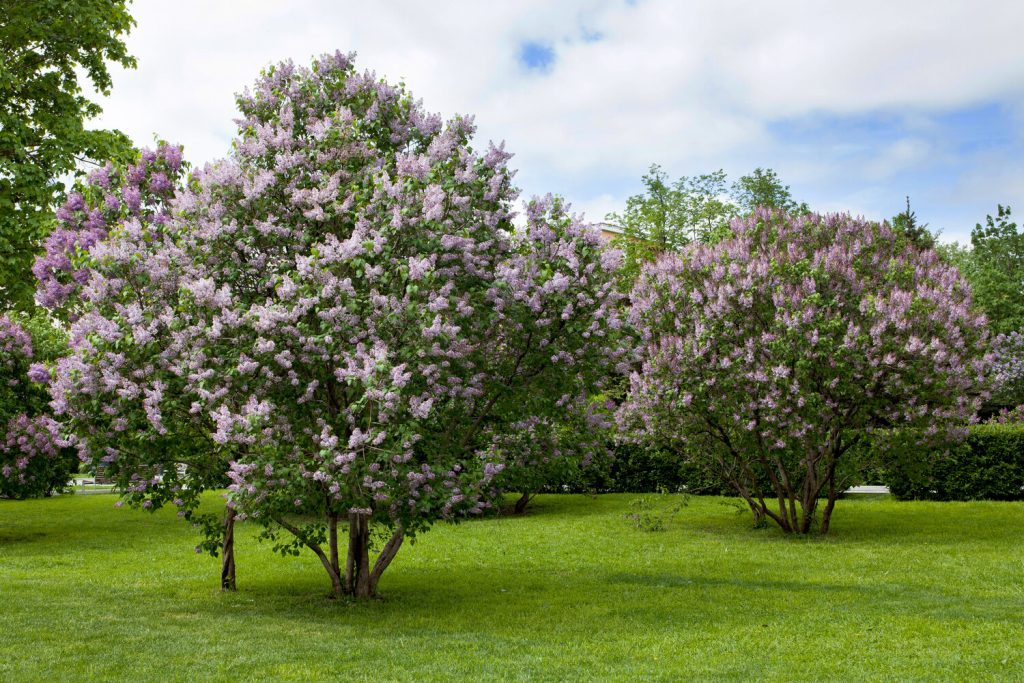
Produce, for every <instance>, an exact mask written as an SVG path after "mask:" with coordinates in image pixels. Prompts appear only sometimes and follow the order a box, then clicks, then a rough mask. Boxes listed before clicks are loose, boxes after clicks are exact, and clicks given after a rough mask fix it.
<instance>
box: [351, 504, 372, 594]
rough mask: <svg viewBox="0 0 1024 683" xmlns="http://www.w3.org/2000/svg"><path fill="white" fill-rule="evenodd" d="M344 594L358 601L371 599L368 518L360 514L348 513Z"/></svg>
mask: <svg viewBox="0 0 1024 683" xmlns="http://www.w3.org/2000/svg"><path fill="white" fill-rule="evenodd" d="M345 592H346V593H348V594H349V595H351V596H353V597H355V598H358V599H366V598H372V597H373V587H372V585H371V582H370V516H369V515H367V514H365V513H362V512H349V513H348V558H347V561H346V563H345Z"/></svg>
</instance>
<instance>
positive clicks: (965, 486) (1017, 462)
mask: <svg viewBox="0 0 1024 683" xmlns="http://www.w3.org/2000/svg"><path fill="white" fill-rule="evenodd" d="M886 479H887V481H886V484H887V485H888V486H889V489H890V491H891V492H892V494H893V495H894V496H896V497H897V498H900V499H902V500H1024V425H1020V424H986V425H977V426H974V427H971V430H970V434H969V435H968V437H967V439H966V440H965V441H964V442H963V443H962V444H960V445H958V446H955V447H953V448H951V449H950V452H949V455H940V454H936V455H935V457H930V458H916V459H914V464H909V463H907V462H896V463H892V464H890V465H889V467H888V472H887V474H886Z"/></svg>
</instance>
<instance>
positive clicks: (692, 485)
mask: <svg viewBox="0 0 1024 683" xmlns="http://www.w3.org/2000/svg"><path fill="white" fill-rule="evenodd" d="M545 491H546V492H547V493H562V492H573V493H582V492H600V493H658V492H662V491H668V492H670V493H676V492H686V493H690V494H696V495H714V496H731V495H733V494H734V492H733V490H732V489H731V488H730V487H729V485H728V484H726V483H725V482H723V481H721V480H720V479H719V478H718V477H716V476H715V475H713V474H711V473H709V472H705V471H704V470H702V469H701V468H700V467H699V466H697V465H695V464H692V463H688V462H685V460H684V459H682V458H680V457H679V456H678V455H673V454H671V453H668V452H666V451H663V450H658V449H648V448H645V447H643V446H639V445H636V444H630V443H622V444H615V445H612V446H610V448H609V454H608V456H607V457H606V458H603V459H600V460H595V461H594V462H593V463H592V464H591V466H590V467H588V468H587V469H585V470H581V471H579V472H578V474H577V476H574V477H571V478H567V479H565V480H563V481H561V482H559V483H558V484H557V485H554V486H550V487H548V488H546V489H545Z"/></svg>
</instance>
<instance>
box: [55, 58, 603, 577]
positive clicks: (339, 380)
mask: <svg viewBox="0 0 1024 683" xmlns="http://www.w3.org/2000/svg"><path fill="white" fill-rule="evenodd" d="M238 105H239V108H240V110H241V117H240V119H239V134H238V138H237V139H236V140H235V142H234V145H233V148H234V152H233V154H232V156H231V157H230V158H229V159H226V160H224V161H221V162H218V163H215V164H211V165H209V166H207V167H206V168H204V169H203V170H201V171H199V172H196V173H195V174H193V176H192V177H191V178H190V179H189V181H188V182H187V183H183V184H182V186H181V187H180V189H179V191H178V192H177V193H176V195H175V196H174V197H173V198H172V199H170V200H168V201H167V202H166V204H164V206H166V207H167V209H166V210H158V211H155V212H152V213H153V217H152V218H150V217H148V216H147V217H146V218H145V219H142V218H139V217H137V216H135V215H134V214H132V215H124V214H123V218H122V220H121V221H120V222H119V223H118V226H117V228H116V229H111V228H110V227H109V225H110V224H109V222H108V223H107V227H106V228H104V229H105V230H107V231H108V232H107V235H106V237H104V238H101V239H100V240H99V241H96V242H94V243H92V244H90V245H88V246H87V247H85V248H84V249H83V248H78V249H77V250H75V256H73V257H71V258H70V259H69V260H70V264H65V263H59V264H54V265H53V266H51V267H49V270H50V271H53V272H54V273H55V275H54V278H55V281H56V283H57V286H54V287H53V290H54V292H55V295H56V296H57V298H58V300H59V297H60V296H61V295H62V293H63V288H71V289H73V288H75V287H81V291H82V294H81V295H80V297H79V298H78V303H77V305H76V306H77V307H75V308H74V310H69V312H68V313H69V318H73V319H74V320H75V322H74V324H73V327H72V347H73V350H74V353H73V355H72V356H71V357H70V358H69V359H67V360H66V361H63V362H62V364H61V365H60V366H58V368H57V381H56V385H57V388H56V389H55V391H54V397H55V404H57V405H58V406H59V407H60V409H61V410H62V412H63V413H64V414H65V415H67V416H68V417H69V419H70V420H71V421H72V422H73V423H74V424H77V425H79V426H80V427H81V428H82V429H81V431H84V432H86V434H84V436H83V438H85V439H87V441H88V448H89V450H90V452H91V453H93V454H94V455H100V456H101V457H105V458H107V459H108V460H109V461H110V463H111V465H112V466H116V463H118V462H119V461H123V460H125V459H129V460H130V459H131V458H132V457H133V455H132V450H133V449H132V448H131V444H132V443H134V448H135V449H137V450H140V451H147V450H149V449H151V448H153V447H154V444H157V445H159V444H162V443H165V442H166V443H168V448H171V447H172V446H173V444H174V443H175V442H177V441H178V440H180V439H182V438H195V439H196V443H199V442H201V441H203V440H205V441H206V442H207V444H208V448H209V449H211V450H213V451H215V452H218V453H221V454H225V455H226V456H228V457H230V459H231V460H230V470H229V477H230V480H231V485H230V487H229V491H230V493H229V503H228V504H229V506H230V507H231V509H232V510H234V511H235V513H236V514H237V516H238V518H240V519H249V520H252V521H253V522H256V523H258V524H260V525H262V526H263V527H264V531H265V534H266V535H267V536H269V537H271V538H273V539H276V547H277V548H278V549H280V550H282V551H284V552H297V551H298V549H299V548H301V547H305V548H307V549H309V550H310V551H312V552H313V553H315V554H316V555H317V557H318V558H319V559H320V560H321V562H322V564H323V566H324V569H325V570H326V572H327V574H328V575H329V577H330V580H331V586H332V594H333V595H336V596H337V595H341V594H350V595H354V596H358V597H369V596H371V595H373V594H374V593H375V592H376V585H377V582H378V580H379V578H380V576H381V574H382V572H383V571H384V569H386V567H387V566H388V565H389V563H390V562H391V560H392V559H393V558H394V556H395V554H396V553H397V552H398V550H399V548H400V546H401V545H402V543H403V540H404V539H405V538H406V537H407V536H412V535H415V534H417V533H420V532H422V531H424V530H426V529H427V528H429V526H430V525H431V524H432V523H433V522H434V521H436V520H439V519H457V518H458V517H459V516H462V515H466V514H474V513H479V512H480V511H482V510H483V509H485V508H486V507H488V506H489V505H491V504H492V501H493V500H494V498H495V496H496V495H498V488H497V486H498V482H497V481H496V476H497V475H499V473H501V472H502V471H503V470H505V469H509V470H511V469H513V468H516V467H521V466H523V463H521V462H517V461H515V460H514V458H512V457H510V456H509V454H508V453H506V452H505V451H504V450H503V449H502V448H500V447H498V445H500V444H502V443H504V440H505V438H506V436H507V435H508V434H509V432H510V431H514V430H515V429H517V428H520V427H521V426H522V425H524V424H528V423H531V422H532V421H558V420H560V419H562V416H563V415H568V414H569V412H570V411H569V409H570V408H571V407H573V406H575V405H576V402H578V401H579V400H580V397H586V396H589V395H592V394H594V393H595V392H597V391H599V390H600V388H601V382H602V381H603V378H604V377H606V376H607V375H608V374H609V373H610V370H611V368H612V367H613V366H614V365H615V363H617V362H619V361H620V360H621V359H620V354H621V352H620V351H618V350H617V342H616V340H617V338H618V334H617V333H618V328H619V327H620V321H619V319H618V317H617V313H616V310H617V305H616V304H617V296H616V295H615V292H614V288H613V281H614V272H615V268H616V266H617V255H616V254H615V253H612V252H604V251H603V250H602V249H601V245H600V242H599V239H598V237H597V235H596V233H595V232H594V231H592V230H590V229H589V228H587V227H585V226H583V225H581V224H580V223H579V221H577V220H575V219H573V218H571V217H570V216H568V214H567V212H566V209H565V207H564V206H562V204H561V202H559V201H558V200H555V199H552V198H544V199H539V200H535V201H534V202H532V203H531V204H530V205H529V207H528V210H527V216H526V224H525V226H524V227H523V228H522V229H520V230H516V229H515V227H514V225H513V223H512V219H513V216H514V214H513V210H512V203H513V201H514V199H515V198H516V191H515V189H514V188H513V186H512V172H511V171H510V170H509V169H508V166H507V161H508V159H509V157H510V155H509V154H508V153H507V152H505V151H504V149H503V148H502V147H496V146H493V145H491V146H490V147H489V148H488V150H487V151H486V153H483V154H478V153H476V152H475V151H474V150H473V149H472V148H471V147H470V145H469V140H470V138H471V137H472V135H473V133H474V127H473V124H472V121H471V120H470V119H468V118H464V117H455V118H453V119H451V120H448V121H443V120H442V119H441V118H440V117H439V116H436V115H432V114H428V113H426V112H425V111H424V110H423V108H422V106H421V105H420V103H419V102H417V101H415V100H414V99H413V98H412V97H411V96H410V95H409V93H408V92H406V91H405V90H404V88H402V87H395V86H392V85H389V84H387V83H386V82H384V81H382V80H380V79H379V78H377V77H376V76H375V75H374V74H372V73H360V72H357V71H356V69H355V68H354V66H353V63H352V59H351V57H350V56H348V55H343V54H340V53H339V54H335V55H328V56H325V57H323V58H321V59H319V60H317V61H316V62H315V63H314V64H313V66H312V68H302V67H296V66H294V65H293V64H291V63H284V64H280V65H277V66H275V67H272V68H270V69H268V70H267V71H266V72H265V73H264V74H263V76H262V77H261V78H260V79H259V80H258V81H257V83H256V85H255V88H254V89H253V90H252V91H247V92H245V93H243V94H242V95H240V96H239V97H238ZM158 157H159V155H158ZM167 179H168V181H169V182H171V184H172V185H174V184H175V182H174V179H173V178H171V177H170V175H168V176H167ZM146 186H147V187H150V188H152V181H150V182H149V184H148V185H146ZM116 198H117V196H116V194H115V199H116ZM104 201H105V199H104ZM113 203H114V202H113V201H112V202H111V205H113ZM143 205H144V201H143V202H140V203H139V206H143ZM81 213H82V212H81V211H79V214H81ZM85 215H89V214H85ZM55 244H56V245H57V246H58V249H57V250H56V251H57V253H58V254H59V247H60V245H61V244H63V243H61V242H59V241H57V240H55ZM83 269H84V270H86V271H88V276H81V275H80V274H79V273H80V271H81V270H83ZM111 269H113V270H111ZM47 272H48V271H47ZM44 286H45V284H44ZM128 435H142V438H141V439H140V438H135V439H134V442H133V440H132V439H131V438H128ZM585 450H586V449H585V445H581V447H580V448H573V449H566V452H565V453H566V454H565V456H564V457H572V458H576V457H585V453H584V451H585ZM140 457H141V458H142V459H140V460H139V461H138V462H140V463H141V462H144V461H145V456H144V455H143V456H140ZM127 469H128V470H130V471H131V470H134V471H136V473H138V470H139V468H138V466H137V465H136V464H132V465H131V466H130V467H128V468H127ZM165 474H166V470H165ZM159 485H161V484H158V483H156V482H154V481H153V480H152V479H147V478H145V477H138V478H137V481H136V482H135V484H134V490H135V492H136V493H137V495H138V496H140V497H143V498H145V496H147V495H149V492H151V491H152V490H153V488H154V486H159ZM346 523H347V526H348V535H349V538H348V551H347V557H346V558H345V560H344V564H342V559H341V558H342V556H343V553H344V550H341V551H339V541H338V536H339V527H341V528H343V527H344V525H345V524H346ZM373 526H377V527H379V528H381V529H385V530H387V533H388V534H390V538H389V540H388V541H387V543H386V544H385V545H384V546H383V547H382V548H380V549H379V553H378V555H377V559H376V562H375V563H374V565H373V566H372V567H371V566H370V563H369V556H370V538H371V534H370V529H371V527H373Z"/></svg>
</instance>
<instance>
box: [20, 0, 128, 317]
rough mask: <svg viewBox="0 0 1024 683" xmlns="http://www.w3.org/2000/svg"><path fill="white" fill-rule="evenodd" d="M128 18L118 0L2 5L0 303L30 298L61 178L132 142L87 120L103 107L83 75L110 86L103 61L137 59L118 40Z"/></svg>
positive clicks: (31, 0) (25, 302) (105, 88)
mask: <svg viewBox="0 0 1024 683" xmlns="http://www.w3.org/2000/svg"><path fill="white" fill-rule="evenodd" d="M133 25H134V21H133V20H132V18H131V15H130V14H129V13H128V10H127V8H126V3H125V2H124V1H123V0H121V1H116V0H113V1H112V0H76V1H75V2H68V1H67V0H26V1H22V2H17V1H15V2H11V1H10V0H5V1H4V2H2V3H0V51H2V53H3V60H2V61H0V309H4V308H25V307H31V305H32V294H33V292H34V290H35V281H34V279H33V278H32V276H31V273H30V272H29V271H30V268H31V266H32V262H33V260H34V259H35V255H36V252H37V251H38V247H39V244H40V242H41V240H42V239H43V237H45V236H46V235H47V234H48V233H49V232H50V230H51V229H52V226H53V213H52V209H53V207H54V204H55V202H57V201H58V200H59V198H60V196H61V195H62V194H63V191H64V186H63V184H62V183H61V182H59V181H58V178H60V177H61V176H63V175H66V174H68V173H73V172H75V170H76V168H78V164H79V162H80V161H92V162H98V161H101V160H106V159H110V158H121V157H124V156H125V155H126V154H128V153H129V151H130V150H131V144H130V142H129V140H128V138H127V137H125V136H124V134H122V133H120V132H117V131H104V130H87V129H86V128H85V124H84V122H85V121H87V120H89V119H91V118H93V117H95V116H96V115H98V114H99V113H100V111H101V109H100V107H99V105H98V104H96V103H95V102H92V101H90V100H89V99H87V98H86V97H85V96H84V95H83V94H82V87H81V83H80V82H79V76H80V75H84V76H85V77H86V78H87V79H88V81H89V82H90V83H91V85H92V88H93V89H94V90H96V91H97V92H98V93H100V94H103V95H106V94H108V93H109V92H110V86H111V77H110V72H109V70H108V68H107V64H108V62H113V63H117V64H120V65H121V66H124V67H126V68H131V67H134V66H135V59H134V58H133V57H131V56H130V55H129V54H128V53H127V51H126V48H125V45H124V41H123V38H124V36H125V35H126V34H127V33H128V31H129V30H131V27H132V26H133Z"/></svg>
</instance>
